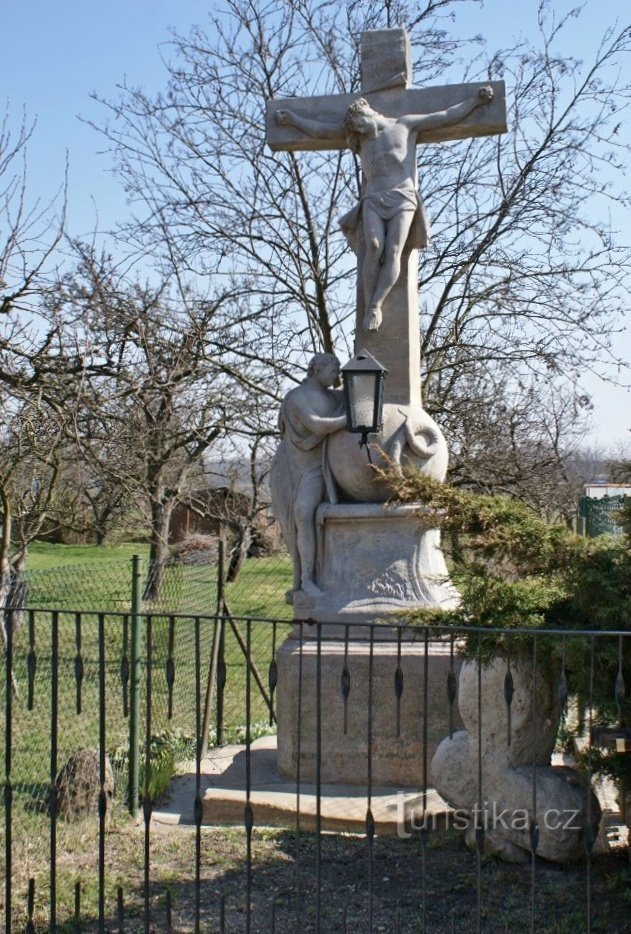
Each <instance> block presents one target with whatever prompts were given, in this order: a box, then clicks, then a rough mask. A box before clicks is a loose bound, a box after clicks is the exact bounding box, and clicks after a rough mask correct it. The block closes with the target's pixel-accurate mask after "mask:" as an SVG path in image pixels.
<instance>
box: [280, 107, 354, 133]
mask: <svg viewBox="0 0 631 934" xmlns="http://www.w3.org/2000/svg"><path fill="white" fill-rule="evenodd" d="M276 120H277V121H278V123H280V124H282V125H283V126H294V127H296V129H297V130H302V132H303V133H307V134H308V135H309V136H317V137H320V138H321V139H336V138H337V137H338V136H339V135H340V133H341V131H342V125H341V124H340V123H326V122H325V121H323V120H309V119H308V118H307V117H301V116H300V115H299V114H297V113H294V111H293V110H287V109H283V110H277V111H276Z"/></svg>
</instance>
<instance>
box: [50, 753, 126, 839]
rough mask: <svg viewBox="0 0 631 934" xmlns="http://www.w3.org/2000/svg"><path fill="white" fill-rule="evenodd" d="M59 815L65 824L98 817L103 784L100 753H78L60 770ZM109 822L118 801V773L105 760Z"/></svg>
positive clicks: (105, 785) (56, 781)
mask: <svg viewBox="0 0 631 934" xmlns="http://www.w3.org/2000/svg"><path fill="white" fill-rule="evenodd" d="M55 789H56V791H57V814H58V816H60V817H63V818H64V819H65V820H68V821H72V820H78V819H79V818H82V817H89V816H90V815H94V814H98V811H99V795H100V793H101V780H100V768H99V753H98V751H97V750H96V749H78V750H77V752H74V753H73V754H72V755H71V756H70V758H69V759H68V761H67V762H66V764H65V765H64V766H63V767H62V768H61V769H60V771H59V772H58V774H57V778H56V779H55ZM103 791H104V792H105V808H106V818H107V819H108V820H109V817H110V815H111V810H112V800H113V797H114V771H113V769H112V764H111V762H110V760H109V758H107V757H106V759H105V781H104V783H103Z"/></svg>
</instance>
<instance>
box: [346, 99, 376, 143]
mask: <svg viewBox="0 0 631 934" xmlns="http://www.w3.org/2000/svg"><path fill="white" fill-rule="evenodd" d="M366 110H372V107H371V106H370V104H369V103H368V101H367V100H366V98H365V97H358V98H357V100H355V101H353V103H352V104H350V106H349V107H348V110H347V111H346V113H345V115H344V123H343V126H344V132H345V133H346V134H347V135H348V134H349V133H352V132H354V129H353V117H355V116H356V115H357V114H358V113H362V111H363V112H365V111H366Z"/></svg>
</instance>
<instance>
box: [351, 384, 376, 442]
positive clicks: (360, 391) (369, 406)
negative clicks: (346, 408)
mask: <svg viewBox="0 0 631 934" xmlns="http://www.w3.org/2000/svg"><path fill="white" fill-rule="evenodd" d="M375 378H376V374H375V373H349V374H348V375H347V379H348V380H349V397H350V409H351V411H350V416H351V423H352V425H353V428H354V429H355V430H357V429H358V428H364V429H372V428H373V425H374V419H375Z"/></svg>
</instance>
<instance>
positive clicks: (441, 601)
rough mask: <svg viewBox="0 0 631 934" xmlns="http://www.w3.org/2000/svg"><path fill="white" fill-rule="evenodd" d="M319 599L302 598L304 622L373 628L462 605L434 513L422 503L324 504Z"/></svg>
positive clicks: (299, 611)
mask: <svg viewBox="0 0 631 934" xmlns="http://www.w3.org/2000/svg"><path fill="white" fill-rule="evenodd" d="M316 526H317V532H318V568H317V575H316V576H317V581H318V586H319V588H320V589H321V590H322V596H321V597H318V598H314V597H306V596H305V595H303V594H296V597H295V600H294V616H295V618H296V619H315V620H319V621H321V622H330V623H336V622H344V623H360V624H361V623H369V622H371V621H375V620H382V619H384V618H387V617H388V616H392V615H393V614H396V613H399V614H400V613H401V612H402V611H405V610H416V609H418V608H419V607H423V606H429V607H442V608H444V609H448V608H451V607H453V606H456V605H457V603H458V593H457V591H456V589H455V587H454V586H453V584H452V583H451V581H450V579H449V573H448V571H447V566H446V564H445V559H444V557H443V553H442V551H441V549H440V531H439V530H438V529H437V528H435V526H436V516H435V513H434V511H433V510H431V509H428V507H427V506H423V505H421V504H419V503H413V504H406V505H389V504H379V503H340V504H336V505H333V504H331V503H323V504H322V505H321V506H320V507H319V509H318V511H317V514H316Z"/></svg>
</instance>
